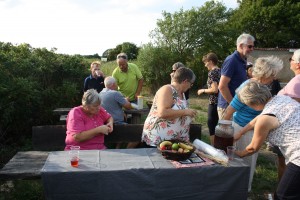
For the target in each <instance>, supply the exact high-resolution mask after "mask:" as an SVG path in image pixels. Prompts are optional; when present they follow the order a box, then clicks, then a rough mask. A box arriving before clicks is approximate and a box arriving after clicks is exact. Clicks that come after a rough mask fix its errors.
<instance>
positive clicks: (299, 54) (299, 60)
mask: <svg viewBox="0 0 300 200" xmlns="http://www.w3.org/2000/svg"><path fill="white" fill-rule="evenodd" d="M294 60H295V63H300V49H297V50H296V51H295V52H294Z"/></svg>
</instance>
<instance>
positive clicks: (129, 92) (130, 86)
mask: <svg viewBox="0 0 300 200" xmlns="http://www.w3.org/2000/svg"><path fill="white" fill-rule="evenodd" d="M112 76H113V77H114V78H115V79H116V81H117V84H118V87H119V88H118V90H119V91H120V92H121V93H122V94H123V95H124V96H125V97H129V99H130V101H133V100H135V93H136V90H137V87H138V82H139V80H140V79H142V78H143V76H142V73H141V71H140V69H139V68H138V67H137V66H136V65H135V64H133V63H128V71H127V72H122V71H121V69H120V68H119V67H117V68H115V69H114V71H113V73H112Z"/></svg>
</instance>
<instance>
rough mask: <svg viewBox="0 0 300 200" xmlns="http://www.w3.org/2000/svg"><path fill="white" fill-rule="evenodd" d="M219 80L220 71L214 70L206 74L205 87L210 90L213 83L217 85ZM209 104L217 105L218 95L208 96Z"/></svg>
mask: <svg viewBox="0 0 300 200" xmlns="http://www.w3.org/2000/svg"><path fill="white" fill-rule="evenodd" d="M220 78H221V69H219V68H215V69H213V70H211V71H209V72H208V78H207V87H208V88H211V85H212V83H213V82H217V83H218V84H219V82H220ZM208 102H209V104H218V93H214V94H209V95H208Z"/></svg>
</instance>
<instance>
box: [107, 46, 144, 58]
mask: <svg viewBox="0 0 300 200" xmlns="http://www.w3.org/2000/svg"><path fill="white" fill-rule="evenodd" d="M138 51H139V48H138V47H137V46H136V45H135V44H133V43H130V42H124V43H122V44H119V45H117V46H116V48H114V49H109V50H106V51H105V52H104V53H106V55H107V60H108V61H113V60H115V59H116V57H117V55H118V54H119V53H121V52H123V53H126V54H127V56H128V60H133V59H136V58H137V55H138ZM104 53H103V54H104Z"/></svg>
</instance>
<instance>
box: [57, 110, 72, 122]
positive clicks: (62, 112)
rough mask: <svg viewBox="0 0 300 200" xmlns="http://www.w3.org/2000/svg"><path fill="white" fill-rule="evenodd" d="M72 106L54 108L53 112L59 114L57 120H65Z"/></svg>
mask: <svg viewBox="0 0 300 200" xmlns="http://www.w3.org/2000/svg"><path fill="white" fill-rule="evenodd" d="M71 109H72V108H55V109H54V110H53V113H54V114H55V115H59V121H61V122H65V121H66V120H67V116H68V113H69V112H70V110H71Z"/></svg>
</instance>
